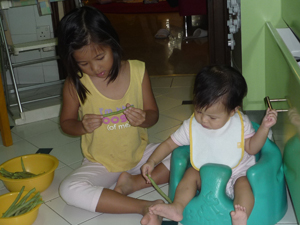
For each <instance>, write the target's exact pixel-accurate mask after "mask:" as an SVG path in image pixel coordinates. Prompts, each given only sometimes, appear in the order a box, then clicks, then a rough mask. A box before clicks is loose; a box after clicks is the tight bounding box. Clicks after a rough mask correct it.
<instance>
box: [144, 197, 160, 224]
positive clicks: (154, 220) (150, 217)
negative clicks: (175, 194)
mask: <svg viewBox="0 0 300 225" xmlns="http://www.w3.org/2000/svg"><path fill="white" fill-rule="evenodd" d="M163 202H164V201H163V200H156V201H154V202H152V204H162V203H163ZM149 207H151V205H149ZM149 207H148V208H147V209H146V212H145V214H144V217H143V218H142V220H141V224H142V225H161V223H162V219H163V218H162V217H161V216H159V215H155V214H153V213H151V212H149Z"/></svg>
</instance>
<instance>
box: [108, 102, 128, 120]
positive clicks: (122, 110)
mask: <svg viewBox="0 0 300 225" xmlns="http://www.w3.org/2000/svg"><path fill="white" fill-rule="evenodd" d="M130 107H133V105H131V106H129V107H127V108H125V109H121V110H119V111H115V112H111V113H106V114H103V117H109V116H113V115H117V114H120V113H123V112H124V111H125V110H126V109H128V108H130Z"/></svg>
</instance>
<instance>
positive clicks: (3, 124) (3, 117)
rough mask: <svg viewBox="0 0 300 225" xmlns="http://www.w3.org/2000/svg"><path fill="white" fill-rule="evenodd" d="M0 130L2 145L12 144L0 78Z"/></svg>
mask: <svg viewBox="0 0 300 225" xmlns="http://www.w3.org/2000/svg"><path fill="white" fill-rule="evenodd" d="M0 78H1V75H0ZM0 132H1V136H2V142H3V145H4V146H6V147H8V146H10V145H12V144H13V141H12V137H11V131H10V125H9V120H8V114H7V108H6V101H5V96H4V90H3V84H2V79H0Z"/></svg>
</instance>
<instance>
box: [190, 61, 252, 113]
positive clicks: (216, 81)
mask: <svg viewBox="0 0 300 225" xmlns="http://www.w3.org/2000/svg"><path fill="white" fill-rule="evenodd" d="M247 90H248V89H247V83H246V81H245V78H244V77H243V76H242V74H241V73H240V72H239V71H237V70H236V69H234V68H232V67H230V66H223V65H218V66H208V67H205V68H203V69H202V70H201V71H200V72H199V73H198V74H197V76H196V80H195V85H194V106H195V108H198V109H207V108H208V107H210V106H212V105H213V104H214V103H216V102H218V101H219V100H221V101H222V103H223V104H224V106H225V108H226V110H227V111H228V112H230V111H232V110H234V109H235V108H236V107H237V106H242V102H243V98H244V97H245V96H246V95H247Z"/></svg>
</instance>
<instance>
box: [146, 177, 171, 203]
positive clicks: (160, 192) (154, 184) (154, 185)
mask: <svg viewBox="0 0 300 225" xmlns="http://www.w3.org/2000/svg"><path fill="white" fill-rule="evenodd" d="M147 177H148V178H149V180H150V181H151V184H152V185H153V187H154V188H155V189H156V191H157V192H158V193H159V194H160V195H161V196H162V197H163V198H164V199H166V200H167V201H168V202H169V203H172V200H171V199H170V198H169V197H168V195H166V194H165V193H164V192H163V191H162V190H161V189H160V188H159V187H158V186H157V184H156V183H155V182H154V180H153V179H152V178H151V177H150V176H149V175H148V174H147Z"/></svg>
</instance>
